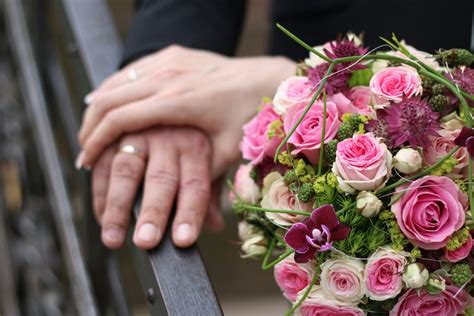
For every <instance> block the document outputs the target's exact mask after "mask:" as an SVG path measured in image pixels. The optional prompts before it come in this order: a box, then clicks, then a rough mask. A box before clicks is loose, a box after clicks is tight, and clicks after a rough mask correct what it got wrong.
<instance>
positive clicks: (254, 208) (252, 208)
mask: <svg viewBox="0 0 474 316" xmlns="http://www.w3.org/2000/svg"><path fill="white" fill-rule="evenodd" d="M242 207H243V208H245V209H246V210H248V211H252V212H269V213H285V214H293V215H305V216H310V215H311V213H310V212H305V211H293V210H274V209H270V208H263V207H258V206H254V205H248V204H243V205H242Z"/></svg>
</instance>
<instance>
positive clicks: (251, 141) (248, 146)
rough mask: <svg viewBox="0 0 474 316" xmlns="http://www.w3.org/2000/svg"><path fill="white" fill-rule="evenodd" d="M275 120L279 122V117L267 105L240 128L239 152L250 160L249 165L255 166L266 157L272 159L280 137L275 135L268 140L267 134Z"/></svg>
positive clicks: (280, 139)
mask: <svg viewBox="0 0 474 316" xmlns="http://www.w3.org/2000/svg"><path fill="white" fill-rule="evenodd" d="M277 120H280V116H279V115H278V114H277V113H276V112H275V110H274V109H273V107H272V106H271V105H269V104H267V105H265V106H264V107H263V109H262V110H261V111H260V112H258V114H257V115H256V116H255V117H254V118H253V119H252V120H251V121H250V122H248V123H247V124H245V125H244V126H243V127H242V129H243V131H244V137H243V139H242V142H241V143H240V150H241V151H242V156H243V158H244V159H247V160H251V163H252V164H253V165H255V164H258V163H259V162H261V161H262V159H263V158H264V157H266V156H269V157H273V155H274V154H275V152H276V149H277V147H278V145H280V143H281V141H282V137H280V135H277V136H275V137H272V138H271V139H270V137H268V132H269V130H270V126H271V125H272V123H274V122H275V121H277Z"/></svg>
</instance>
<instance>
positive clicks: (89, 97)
mask: <svg viewBox="0 0 474 316" xmlns="http://www.w3.org/2000/svg"><path fill="white" fill-rule="evenodd" d="M84 103H85V104H87V105H90V104H91V103H92V94H91V93H88V94H87V95H86V96H85V97H84Z"/></svg>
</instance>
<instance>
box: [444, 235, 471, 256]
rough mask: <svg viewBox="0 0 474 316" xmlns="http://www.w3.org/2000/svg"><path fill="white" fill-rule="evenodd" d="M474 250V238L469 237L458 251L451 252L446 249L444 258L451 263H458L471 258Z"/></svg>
mask: <svg viewBox="0 0 474 316" xmlns="http://www.w3.org/2000/svg"><path fill="white" fill-rule="evenodd" d="M471 250H472V237H471V235H469V236H468V237H467V241H466V242H465V243H464V244H463V245H462V246H461V247H459V248H458V249H456V250H453V251H449V250H448V249H444V257H445V258H446V260H448V261H450V262H458V261H461V260H462V259H464V258H467V256H469V253H470V252H471Z"/></svg>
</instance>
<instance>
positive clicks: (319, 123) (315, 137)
mask: <svg viewBox="0 0 474 316" xmlns="http://www.w3.org/2000/svg"><path fill="white" fill-rule="evenodd" d="M306 105H307V104H306V103H300V104H296V105H294V106H293V107H291V108H290V110H289V111H288V112H287V114H286V116H285V119H284V122H283V126H284V129H285V133H288V132H289V131H290V130H291V129H292V128H293V126H294V125H296V122H297V121H298V119H299V118H300V116H301V114H302V113H303V111H304V108H305V107H306ZM323 113H324V112H323V102H321V101H317V102H315V103H314V104H313V106H312V107H311V109H310V110H309V112H308V113H307V114H306V116H305V118H304V119H303V121H302V122H301V124H300V125H298V127H297V128H296V130H295V132H294V133H293V135H291V137H290V139H289V140H288V143H289V144H291V145H293V146H294V147H295V149H294V150H293V151H292V154H293V155H297V154H300V153H301V154H303V155H305V156H306V157H307V158H308V160H309V161H310V162H311V163H313V164H315V163H316V161H317V159H318V157H319V150H320V148H321V132H322V127H323ZM326 114H327V115H326V133H325V135H324V143H328V142H329V141H331V140H333V139H334V138H335V137H336V134H337V131H338V129H339V125H340V124H341V121H340V120H339V116H340V115H339V112H338V110H337V106H336V104H335V103H334V102H326Z"/></svg>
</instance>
